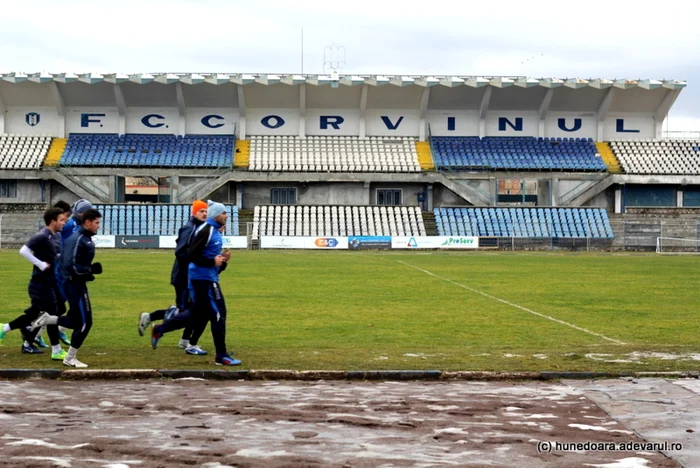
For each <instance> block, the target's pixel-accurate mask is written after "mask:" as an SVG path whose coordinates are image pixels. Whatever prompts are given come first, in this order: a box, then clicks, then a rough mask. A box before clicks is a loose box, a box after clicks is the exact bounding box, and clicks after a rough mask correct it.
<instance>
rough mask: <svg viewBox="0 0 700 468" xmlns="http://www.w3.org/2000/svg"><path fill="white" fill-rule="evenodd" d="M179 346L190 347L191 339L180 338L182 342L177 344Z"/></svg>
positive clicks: (182, 347)
mask: <svg viewBox="0 0 700 468" xmlns="http://www.w3.org/2000/svg"><path fill="white" fill-rule="evenodd" d="M177 347H178V348H180V349H187V348H189V347H190V340H180V342H179V343H178V344H177Z"/></svg>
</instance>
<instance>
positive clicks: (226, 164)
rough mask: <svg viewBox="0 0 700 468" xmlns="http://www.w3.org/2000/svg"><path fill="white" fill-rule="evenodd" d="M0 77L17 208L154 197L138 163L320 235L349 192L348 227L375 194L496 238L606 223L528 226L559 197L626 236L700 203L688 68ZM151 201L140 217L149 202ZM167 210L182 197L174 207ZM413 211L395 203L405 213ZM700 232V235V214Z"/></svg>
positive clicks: (166, 181) (191, 194)
mask: <svg viewBox="0 0 700 468" xmlns="http://www.w3.org/2000/svg"><path fill="white" fill-rule="evenodd" d="M1 78H2V79H1V80H0V185H1V187H0V188H1V189H2V190H0V206H1V207H2V211H3V212H4V213H5V215H6V218H7V217H8V216H10V213H14V212H18V211H22V210H21V209H20V207H22V206H31V207H34V208H37V209H38V208H40V207H41V206H46V205H48V204H50V203H52V202H55V201H56V200H58V199H65V200H67V201H72V200H75V199H77V198H86V199H89V200H91V201H93V202H94V203H95V204H102V205H105V206H107V205H109V206H110V208H112V207H113V208H115V213H117V211H116V208H117V207H118V206H119V205H121V204H124V203H128V202H133V201H143V200H139V199H138V198H137V197H134V196H132V195H133V194H130V193H127V190H126V184H125V178H126V177H141V178H152V179H153V180H158V181H160V182H159V183H160V185H161V186H162V189H161V190H160V191H159V194H158V196H156V198H155V200H153V201H155V202H156V203H161V204H163V203H165V204H168V205H182V204H187V203H190V202H191V201H192V200H193V199H198V198H203V199H206V198H213V199H216V200H218V201H222V202H224V203H227V204H230V205H231V206H235V207H237V210H240V213H241V218H240V220H241V221H240V222H242V223H243V222H246V221H249V222H254V223H255V225H256V227H259V226H258V225H259V224H260V222H261V221H260V210H261V208H262V207H271V206H283V205H292V206H296V207H303V206H308V207H313V208H315V210H314V218H315V219H316V220H318V224H319V229H315V230H313V234H309V235H334V236H335V235H339V229H338V228H337V227H336V224H337V223H332V224H331V225H330V227H329V228H328V232H321V231H323V230H324V228H323V227H322V225H321V221H320V219H321V216H322V215H321V213H323V214H324V216H325V212H324V211H323V210H322V209H320V207H329V206H332V207H334V208H333V210H331V211H330V212H329V214H328V216H329V217H330V216H332V217H333V220H334V221H337V220H338V218H339V216H340V215H339V213H340V211H341V210H340V208H342V211H343V217H344V218H345V217H347V219H348V221H347V225H348V226H350V225H352V223H351V222H350V221H349V219H350V218H353V219H354V216H355V213H352V212H351V211H350V210H347V212H346V210H345V208H350V207H361V208H363V210H361V211H360V212H359V213H358V215H359V216H361V217H362V218H363V219H364V220H365V221H367V220H368V219H370V218H371V214H370V215H369V216H370V218H368V217H367V216H368V215H366V214H364V213H366V212H368V211H369V212H370V213H371V211H372V210H370V209H369V208H370V207H376V206H391V207H406V208H411V210H414V209H418V213H422V214H423V217H424V218H425V219H424V220H415V221H416V222H418V224H421V223H422V225H423V226H424V227H425V222H427V223H428V231H432V234H440V235H467V236H469V235H473V236H484V237H486V236H491V237H513V236H516V237H538V236H544V237H560V236H572V237H573V236H578V235H581V233H583V234H584V235H585V236H593V237H598V234H601V237H608V236H607V234H606V235H605V236H602V232H603V231H604V229H603V228H601V229H600V230H599V229H598V227H596V228H595V229H589V228H585V229H575V228H574V227H572V228H571V229H566V230H564V229H563V228H562V230H555V229H553V228H551V226H550V228H548V229H520V228H519V227H518V226H517V225H518V224H519V223H530V224H532V223H533V222H536V223H553V222H554V221H553V219H554V218H557V219H558V217H559V216H560V211H552V210H553V209H557V210H560V209H564V208H566V209H571V210H575V209H577V210H578V211H571V212H561V216H562V218H561V219H562V220H564V222H566V221H567V220H568V218H571V222H572V223H576V224H582V223H583V224H586V223H589V220H593V221H597V218H595V216H594V215H593V213H594V212H593V211H582V210H583V209H591V210H593V209H595V210H599V209H602V210H603V213H604V214H605V218H606V219H607V218H608V215H609V217H610V221H612V225H613V231H616V232H614V233H613V234H612V235H613V236H614V237H615V238H619V237H620V235H621V233H620V232H617V231H618V230H619V228H618V227H616V223H615V220H616V219H618V218H620V217H624V216H625V215H626V214H630V213H634V212H635V210H637V209H642V208H643V209H651V208H653V209H657V210H664V211H660V212H659V213H662V214H663V216H666V215H668V213H671V214H672V215H674V216H675V214H678V213H680V214H682V215H683V216H685V218H684V219H685V221H684V222H685V223H686V225H687V226H686V228H688V226H691V225H692V224H693V223H692V221H693V220H694V219H695V217H696V215H695V213H694V211H693V207H696V206H700V164H699V161H700V147H699V146H700V144H699V143H698V142H697V141H696V142H693V141H675V140H674V141H670V140H662V138H661V137H662V125H663V122H664V119H665V118H666V116H667V114H668V112H669V110H670V109H671V107H672V105H673V104H674V102H675V100H676V99H677V98H678V96H679V94H680V92H681V91H682V89H683V88H684V87H685V85H686V83H685V82H683V81H677V80H653V79H647V80H628V79H611V80H608V79H556V78H540V79H535V78H529V77H479V76H381V75H362V76H355V75H334V76H320V75H304V76H302V75H294V74H292V75H289V74H280V75H271V74H180V73H161V74H157V73H154V74H134V75H126V74H104V75H100V74H94V73H90V74H77V75H75V74H64V73H62V74H48V73H37V74H21V73H10V74H4V75H1ZM455 207H456V208H457V209H458V210H457V211H454V210H452V209H453V208H455ZM121 208H127V212H128V213H129V214H128V216H129V219H130V220H131V221H130V223H129V224H138V221H137V220H136V215H135V214H134V215H132V214H130V209H129V208H128V206H127V207H121ZM467 208H468V209H469V210H467ZM441 209H442V210H441ZM508 209H511V210H520V211H507V210H508ZM532 209H537V210H540V209H541V210H545V209H547V210H549V211H548V212H545V211H537V212H531V211H527V210H532ZM683 209H687V210H685V211H683ZM153 210H155V208H153V209H152V210H151V211H148V210H144V211H143V216H144V217H148V216H151V217H152V216H154V213H155V211H153ZM451 210H452V211H451ZM504 210H505V211H504ZM522 210H526V211H522ZM673 210H675V214H674V211H673ZM123 211H124V210H121V211H119V213H123ZM296 211H297V210H293V209H285V210H284V211H283V210H280V209H277V210H276V209H274V208H270V210H269V211H268V210H265V212H266V213H271V214H268V218H267V219H266V221H269V222H270V225H271V226H273V225H274V224H275V223H277V224H280V223H281V224H282V225H283V226H284V225H285V223H282V220H281V219H277V216H284V217H285V219H286V224H290V222H289V218H290V215H291V214H294V215H295V216H294V218H293V222H292V223H291V224H295V223H297V221H298V220H299V218H300V217H304V216H309V217H310V216H311V212H310V211H309V212H306V213H305V212H304V211H302V210H298V211H299V213H298V215H297V213H296ZM637 211H639V210H637ZM157 212H158V213H162V216H163V217H164V218H165V217H167V213H169V212H168V209H167V207H165V208H164V207H163V206H160V207H158V211H157ZM246 212H251V215H250V216H249V218H246V217H245V213H246ZM253 213H255V214H254V215H253ZM405 213H408V212H404V214H405ZM411 213H413V211H411ZM596 213H597V211H596ZM645 213H646V212H645ZM426 215H427V216H426ZM652 215H653V213H652ZM139 216H141V215H139ZM376 216H379V215H376ZM382 216H383V215H382ZM405 216H406V217H405V219H404V220H405V221H406V222H407V223H408V221H411V216H409V214H405ZM433 216H434V217H435V221H436V225H435V226H433V224H432V223H433ZM389 217H391V215H389ZM553 217H554V218H553ZM443 218H444V219H443ZM11 219H12V220H14V221H12V224H17V223H20V224H21V223H22V222H24V221H21V220H19V218H11ZM151 219H152V218H151ZM323 219H324V223H325V222H326V221H325V217H324V218H323ZM401 219H402V214H400V213H399V212H398V211H397V213H396V219H395V221H396V223H398V224H400V223H401ZM659 219H660V218H659ZM307 220H308V219H305V220H304V221H307ZM372 220H373V218H372ZM380 220H381V221H383V218H377V226H381V224H382V223H380V222H379V221H380ZM15 221H16V222H15ZM590 222H592V221H590ZM391 224H393V223H391ZM586 225H587V224H586ZM5 226H7V219H6V223H5ZM34 226H35V224H34V225H32V227H34ZM120 226H123V228H124V229H126V223H123V224H121V225H120V224H115V225H114V226H113V229H115V230H119V229H121V228H120ZM323 226H325V224H324V225H323ZM623 229H624V230H626V229H627V228H626V227H623ZM688 229H689V228H688ZM144 230H145V231H149V233H150V232H155V231H157V230H158V229H157V228H156V227H153V226H148V227H146V228H144ZM297 230H298V229H297ZM297 230H295V229H294V226H292V227H291V228H290V227H286V228H282V230H279V229H278V230H277V231H274V232H275V233H276V234H278V235H298V233H297ZM379 230H380V231H381V230H382V229H381V228H380V229H379ZM436 230H437V232H436ZM29 231H31V229H29ZM130 231H131V232H136V229H135V228H133V226H132V227H131V229H130ZM331 231H333V232H331ZM346 231H347V230H346ZM374 231H375V232H374V234H387V235H389V234H391V233H389V232H376V231H377V230H376V229H375V230H374ZM392 231H393V229H392ZM407 231H409V229H408V228H406V229H403V230H402V232H403V233H404V234H407V235H408V232H407ZM418 231H420V230H418ZM418 231H417V232H418ZM686 231H687V229H686ZM7 232H8V231H7V228H6V230H5V233H7ZM239 232H243V229H239ZM266 232H267V231H263V232H262V233H261V232H260V231H259V230H258V231H256V233H257V234H261V235H265V233H266ZM308 232H309V233H311V230H309V231H308ZM300 233H301V231H300ZM516 233H519V234H516ZM248 234H249V235H250V234H252V233H250V232H249V233H248ZM363 234H365V233H364V232H363ZM393 234H395V232H394V233H393ZM411 234H412V233H411ZM428 234H431V232H428ZM622 234H624V233H622ZM679 235H680V234H679ZM682 235H683V237H688V236H690V235H691V234H690V233H689V231H688V232H685V233H683V234H682ZM692 235H693V236H695V237H696V238H697V221H696V222H695V230H694V231H693V232H692ZM5 236H7V234H6V235H5ZM8 240H10V241H12V239H8V238H6V241H8Z"/></svg>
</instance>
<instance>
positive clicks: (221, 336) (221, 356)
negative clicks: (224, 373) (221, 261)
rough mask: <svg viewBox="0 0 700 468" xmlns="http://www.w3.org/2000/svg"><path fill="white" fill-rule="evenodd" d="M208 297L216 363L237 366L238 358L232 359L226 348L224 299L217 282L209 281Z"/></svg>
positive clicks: (239, 362)
mask: <svg viewBox="0 0 700 468" xmlns="http://www.w3.org/2000/svg"><path fill="white" fill-rule="evenodd" d="M209 298H210V301H211V309H210V314H211V315H210V318H209V321H210V322H211V336H212V338H213V339H214V347H215V348H216V361H215V362H216V364H218V365H224V366H237V365H240V364H241V361H240V360H238V359H233V358H232V357H231V356H230V355H229V353H228V350H227V349H226V301H225V300H224V294H223V292H222V291H221V287H220V286H219V283H210V287H209Z"/></svg>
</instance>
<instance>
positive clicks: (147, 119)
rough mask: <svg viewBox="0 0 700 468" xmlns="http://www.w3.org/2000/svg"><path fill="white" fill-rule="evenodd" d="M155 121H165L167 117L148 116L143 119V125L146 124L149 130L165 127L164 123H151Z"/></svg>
mask: <svg viewBox="0 0 700 468" xmlns="http://www.w3.org/2000/svg"><path fill="white" fill-rule="evenodd" d="M153 119H160V120H165V117H163V116H162V115H158V114H148V115H147V116H145V117H144V118H143V119H141V123H142V124H144V125H145V126H146V127H148V128H160V127H162V126H163V125H165V124H164V123H162V122H158V123H153V122H151V120H153Z"/></svg>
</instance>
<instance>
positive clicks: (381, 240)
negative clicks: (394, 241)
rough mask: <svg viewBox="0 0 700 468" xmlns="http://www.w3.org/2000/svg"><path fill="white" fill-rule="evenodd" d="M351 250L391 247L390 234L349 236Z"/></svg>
mask: <svg viewBox="0 0 700 468" xmlns="http://www.w3.org/2000/svg"><path fill="white" fill-rule="evenodd" d="M348 248H349V249H350V250H366V249H390V248H391V237H390V236H352V237H348Z"/></svg>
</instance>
